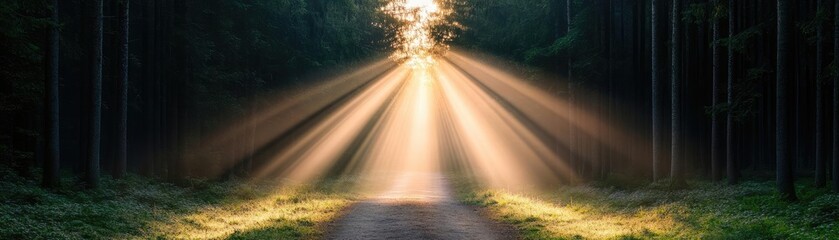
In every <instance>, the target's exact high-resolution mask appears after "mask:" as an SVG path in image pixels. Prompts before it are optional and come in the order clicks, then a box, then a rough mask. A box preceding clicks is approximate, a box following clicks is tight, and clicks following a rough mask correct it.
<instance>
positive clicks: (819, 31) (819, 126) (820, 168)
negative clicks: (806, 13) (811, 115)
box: [815, 0, 827, 188]
mask: <svg viewBox="0 0 839 240" xmlns="http://www.w3.org/2000/svg"><path fill="white" fill-rule="evenodd" d="M816 2H817V3H816V5H817V8H816V9H817V10H816V14H817V17H818V14H819V12H822V11H824V6H822V4H823V1H822V0H818V1H816ZM817 21H818V22H817V23H816V24H817V26H816V81H815V83H816V144H815V145H816V174H815V178H816V179H815V180H816V183H815V186H816V187H819V188H822V187H824V186H825V184H826V183H827V181H826V180H827V177H826V174H827V170H826V169H825V164H826V163H827V159H826V158H825V155H824V153H825V151H824V132H823V131H824V109H823V108H824V106H823V102H824V89H823V88H822V76H823V75H822V71H823V68H822V64H823V58H824V53H822V46H823V45H824V36H823V31H824V24H823V23H822V22H821V19H818V20H817Z"/></svg>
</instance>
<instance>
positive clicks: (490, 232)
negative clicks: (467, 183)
mask: <svg viewBox="0 0 839 240" xmlns="http://www.w3.org/2000/svg"><path fill="white" fill-rule="evenodd" d="M393 180H394V181H391V186H390V188H389V189H387V190H386V191H384V192H382V193H380V194H378V196H375V197H373V198H370V199H367V200H365V201H362V202H359V203H357V204H355V205H354V206H352V207H351V208H350V209H349V210H348V211H347V213H346V214H345V215H344V216H343V217H342V218H340V219H338V220H337V221H335V222H333V223H332V224H330V225H329V226H328V227H330V228H331V229H330V231H329V233H328V234H327V237H326V238H327V239H482V240H483V239H515V234H514V232H513V229H511V228H510V227H508V226H505V225H502V224H499V223H495V222H492V221H490V220H489V219H486V218H484V217H483V216H481V214H480V213H479V212H478V209H477V208H475V207H469V206H466V205H463V204H461V203H459V202H457V201H456V200H455V199H454V198H453V193H452V191H451V190H450V187H449V182H448V180H447V179H446V178H445V177H443V176H442V175H441V174H440V173H429V172H412V173H404V174H401V175H399V176H397V177H395V178H394V179H393Z"/></svg>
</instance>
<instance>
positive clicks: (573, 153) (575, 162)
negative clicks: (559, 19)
mask: <svg viewBox="0 0 839 240" xmlns="http://www.w3.org/2000/svg"><path fill="white" fill-rule="evenodd" d="M573 4H574V1H573V0H567V1H566V2H565V14H566V27H567V30H566V31H565V32H566V34H569V33H571V28H572V23H573V19H574V17H573V14H572V12H571V9H572V6H573ZM571 55H572V52H571V51H570V50H569V51H568V106H569V107H568V152H569V157H570V162H571V166H572V168H573V169H575V170H579V168H578V167H579V165H580V161H581V160H580V159H578V158H577V154H579V153H578V152H577V133H576V129H577V124H576V119H575V114H576V111H575V107H576V106H575V105H574V100H575V99H574V82H573V81H572V79H573V74H574V70H573V69H574V61H573V58H572V56H571ZM577 173H578V174H579V173H580V172H579V171H577Z"/></svg>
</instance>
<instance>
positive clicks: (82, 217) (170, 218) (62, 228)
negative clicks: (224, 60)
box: [0, 169, 356, 239]
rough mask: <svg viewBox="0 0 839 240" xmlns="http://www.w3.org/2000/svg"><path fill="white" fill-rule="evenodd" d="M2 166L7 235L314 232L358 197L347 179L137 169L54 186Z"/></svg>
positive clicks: (2, 233)
mask: <svg viewBox="0 0 839 240" xmlns="http://www.w3.org/2000/svg"><path fill="white" fill-rule="evenodd" d="M0 173H2V174H0V189H2V191H0V222H2V223H3V227H0V239H313V238H319V237H321V236H322V234H323V232H324V231H325V230H326V229H325V226H324V224H323V223H326V222H329V221H331V220H332V219H334V218H335V217H337V215H338V213H339V212H340V211H341V210H342V209H343V208H344V207H346V206H347V205H349V204H350V203H351V202H352V201H353V200H354V199H355V198H356V196H355V195H354V194H352V193H349V192H348V191H346V190H344V189H346V187H345V186H346V185H347V183H346V182H345V181H340V182H339V181H323V182H321V183H317V184H311V185H298V186H287V185H286V186H283V187H277V185H276V184H268V183H263V184H247V183H241V182H238V181H229V182H213V181H191V182H189V183H187V184H185V185H184V186H175V185H172V184H168V183H163V182H159V181H155V180H149V179H147V178H141V177H136V176H131V177H129V178H128V179H123V180H110V179H104V180H103V184H102V187H101V188H100V189H98V190H92V191H86V190H82V189H80V188H78V187H73V183H72V181H66V182H65V183H64V184H65V185H64V186H65V188H64V189H62V190H60V191H54V192H53V191H46V190H43V189H41V188H39V187H38V184H37V182H34V181H32V180H26V179H23V178H19V177H16V176H15V175H14V173H11V171H8V170H7V169H0ZM68 180H69V179H68ZM68 186H69V187H68Z"/></svg>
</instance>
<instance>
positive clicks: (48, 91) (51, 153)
mask: <svg viewBox="0 0 839 240" xmlns="http://www.w3.org/2000/svg"><path fill="white" fill-rule="evenodd" d="M50 2H51V3H50V5H51V6H50V7H51V11H50V21H51V23H50V24H51V25H50V29H49V43H48V46H47V55H46V56H47V77H46V78H45V79H46V83H45V84H44V90H45V91H44V93H45V95H46V96H45V97H44V99H45V104H44V110H45V114H44V115H45V119H44V124H45V126H44V128H45V129H44V130H45V131H44V133H45V136H46V137H45V140H46V148H45V150H46V156H45V158H44V169H43V170H44V176H43V179H42V180H43V182H42V185H43V186H44V187H45V188H57V187H58V186H59V184H60V178H59V172H58V170H59V167H60V149H59V146H60V142H59V138H58V137H59V132H58V130H59V125H58V120H59V100H58V96H59V95H58V85H59V77H60V76H59V72H58V64H59V41H60V35H59V27H58V26H59V24H58V23H59V21H60V20H59V18H58V0H52V1H50Z"/></svg>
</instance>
